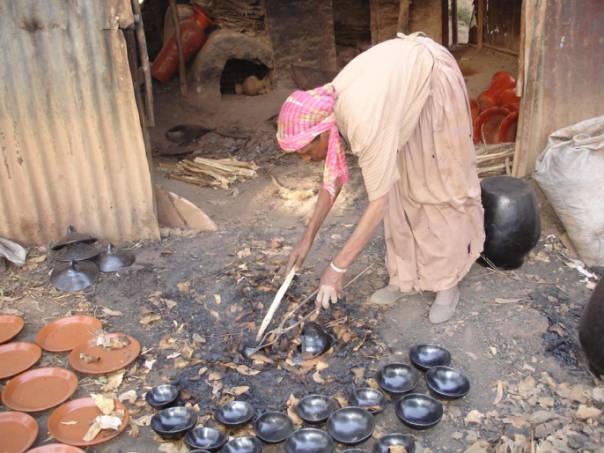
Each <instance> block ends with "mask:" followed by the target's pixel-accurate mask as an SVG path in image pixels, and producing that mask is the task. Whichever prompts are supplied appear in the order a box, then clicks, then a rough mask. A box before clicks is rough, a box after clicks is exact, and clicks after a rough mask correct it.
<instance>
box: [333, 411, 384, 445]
mask: <svg viewBox="0 0 604 453" xmlns="http://www.w3.org/2000/svg"><path fill="white" fill-rule="evenodd" d="M374 428H375V420H374V419H373V415H371V413H370V412H369V411H367V410H365V409H362V408H360V407H345V408H343V409H339V410H337V411H335V412H334V413H333V414H331V415H330V416H329V419H328V420H327V432H328V433H329V435H330V436H331V437H333V438H334V439H335V440H336V442H340V443H342V444H347V445H355V444H360V443H361V442H363V441H364V440H367V439H369V437H371V435H372V434H373V430H374Z"/></svg>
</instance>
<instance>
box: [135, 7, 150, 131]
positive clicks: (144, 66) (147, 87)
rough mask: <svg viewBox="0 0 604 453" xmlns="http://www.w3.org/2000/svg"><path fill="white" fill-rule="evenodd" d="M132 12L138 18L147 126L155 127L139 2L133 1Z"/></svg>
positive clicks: (147, 57) (137, 30)
mask: <svg viewBox="0 0 604 453" xmlns="http://www.w3.org/2000/svg"><path fill="white" fill-rule="evenodd" d="M132 10H133V11H134V15H135V17H136V19H137V20H136V21H135V22H136V41H137V43H138V58H139V60H140V63H141V68H142V69H143V75H144V79H145V112H146V114H147V125H148V126H149V127H153V126H155V113H154V112H153V85H152V84H151V68H150V66H149V52H148V51H147V41H146V40H145V28H144V26H143V16H142V14H141V7H140V5H139V3H138V0H132Z"/></svg>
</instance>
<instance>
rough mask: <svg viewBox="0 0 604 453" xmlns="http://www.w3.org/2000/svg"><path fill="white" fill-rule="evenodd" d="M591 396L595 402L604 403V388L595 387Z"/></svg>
mask: <svg viewBox="0 0 604 453" xmlns="http://www.w3.org/2000/svg"><path fill="white" fill-rule="evenodd" d="M591 396H592V398H593V399H594V401H597V402H598V403H604V387H594V389H593V390H592V391H591Z"/></svg>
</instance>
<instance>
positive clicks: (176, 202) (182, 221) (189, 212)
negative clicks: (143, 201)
mask: <svg viewBox="0 0 604 453" xmlns="http://www.w3.org/2000/svg"><path fill="white" fill-rule="evenodd" d="M155 196H156V201H157V218H158V220H159V224H160V225H161V226H164V227H168V228H182V229H187V230H198V231H216V230H217V229H218V227H217V226H216V224H215V223H214V222H213V221H212V219H210V217H208V215H207V214H206V213H205V212H203V210H202V209H201V208H199V207H198V206H195V205H194V204H193V203H191V202H190V201H189V200H187V199H186V198H183V197H181V196H178V195H176V194H175V193H172V192H168V191H167V190H164V189H163V188H161V187H159V186H155Z"/></svg>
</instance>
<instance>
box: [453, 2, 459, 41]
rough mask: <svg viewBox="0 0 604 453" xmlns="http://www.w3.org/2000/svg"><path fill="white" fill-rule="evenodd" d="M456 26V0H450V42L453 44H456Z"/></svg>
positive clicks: (457, 24) (457, 23) (457, 25)
mask: <svg viewBox="0 0 604 453" xmlns="http://www.w3.org/2000/svg"><path fill="white" fill-rule="evenodd" d="M457 27H459V22H458V20H457V0H451V31H452V36H451V44H452V45H453V46H454V45H456V44H457V42H458V40H459V38H458V36H457V32H458V30H457Z"/></svg>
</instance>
